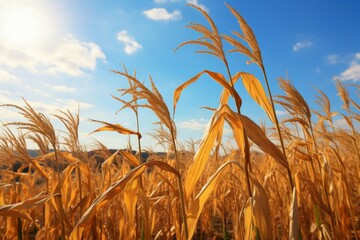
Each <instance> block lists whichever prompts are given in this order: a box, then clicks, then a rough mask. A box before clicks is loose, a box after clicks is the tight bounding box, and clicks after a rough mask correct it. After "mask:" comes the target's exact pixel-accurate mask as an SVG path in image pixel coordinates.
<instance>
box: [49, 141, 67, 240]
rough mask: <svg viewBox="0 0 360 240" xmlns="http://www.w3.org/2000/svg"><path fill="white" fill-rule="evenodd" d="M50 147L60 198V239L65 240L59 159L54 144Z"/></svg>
mask: <svg viewBox="0 0 360 240" xmlns="http://www.w3.org/2000/svg"><path fill="white" fill-rule="evenodd" d="M52 146H53V148H54V153H55V161H56V165H57V176H58V189H59V192H58V194H59V196H56V197H59V198H60V222H61V238H62V239H63V240H65V225H64V219H63V216H62V212H63V210H64V209H63V204H62V195H61V188H62V184H61V178H60V165H59V158H58V154H57V148H56V144H55V143H52Z"/></svg>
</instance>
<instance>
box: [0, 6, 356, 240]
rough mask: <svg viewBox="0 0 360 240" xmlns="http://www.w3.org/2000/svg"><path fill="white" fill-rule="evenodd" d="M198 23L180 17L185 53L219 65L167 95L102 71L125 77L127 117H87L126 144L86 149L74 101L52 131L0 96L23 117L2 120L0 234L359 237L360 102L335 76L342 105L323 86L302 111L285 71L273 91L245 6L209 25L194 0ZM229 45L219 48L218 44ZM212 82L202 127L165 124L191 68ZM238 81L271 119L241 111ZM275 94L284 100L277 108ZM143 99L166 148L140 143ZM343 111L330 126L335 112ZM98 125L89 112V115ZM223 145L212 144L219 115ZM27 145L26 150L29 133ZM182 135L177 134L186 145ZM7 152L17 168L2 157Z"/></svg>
mask: <svg viewBox="0 0 360 240" xmlns="http://www.w3.org/2000/svg"><path fill="white" fill-rule="evenodd" d="M191 7H193V8H194V11H198V12H200V13H201V14H202V15H203V16H204V18H205V19H206V20H207V22H208V26H204V25H201V24H197V23H191V24H190V25H188V26H187V27H188V28H189V29H191V30H193V31H196V32H197V33H198V34H199V35H200V36H199V38H198V39H194V40H189V41H186V42H184V43H181V44H180V45H179V46H178V48H176V51H180V50H181V48H183V47H186V46H187V45H195V46H197V47H199V49H198V50H197V53H202V54H208V55H211V56H210V57H213V56H215V57H217V58H218V59H219V60H220V64H222V66H223V67H224V72H225V73H226V74H222V73H220V72H214V71H211V70H208V69H206V66H204V69H205V70H203V71H201V72H199V73H196V74H194V76H193V77H191V78H190V79H189V80H187V81H185V82H184V83H183V84H181V85H180V86H178V87H177V88H176V89H175V91H174V94H173V95H174V97H173V104H172V106H171V107H170V108H169V106H168V105H167V104H166V103H165V101H164V99H163V97H162V95H161V93H160V92H159V91H158V90H157V87H156V85H155V81H153V80H152V79H151V77H150V79H149V81H148V82H149V84H148V85H147V84H145V83H144V81H143V80H139V79H138V78H137V76H136V72H134V73H133V74H131V73H129V72H128V71H127V69H126V68H125V67H124V69H123V70H122V71H115V70H114V71H113V72H114V74H117V75H119V77H120V78H121V79H122V80H125V81H127V82H128V84H129V87H128V88H126V89H119V90H118V95H117V96H113V98H114V103H115V104H120V105H121V109H120V114H121V111H122V110H123V109H130V110H132V112H133V113H134V116H135V117H136V121H137V122H136V126H137V127H136V129H128V128H126V127H124V126H123V125H121V123H120V124H119V123H108V122H105V121H102V120H91V121H92V122H94V126H95V127H94V129H95V130H94V131H93V132H92V133H91V134H92V135H93V136H96V134H97V132H103V131H113V132H117V133H119V134H122V135H128V136H129V138H131V139H136V140H137V146H136V148H137V149H138V151H137V152H135V151H132V149H130V148H129V149H117V150H115V151H113V150H111V149H108V148H107V147H106V146H104V145H103V144H102V143H100V142H97V143H96V147H94V148H93V149H92V150H91V151H88V149H87V147H86V146H81V145H80V143H79V133H78V128H79V124H80V120H79V119H80V117H79V113H72V112H70V111H58V114H55V115H53V116H52V117H53V118H57V119H58V120H60V121H61V122H62V123H63V125H64V127H65V128H66V134H65V138H64V139H59V137H58V136H59V134H58V132H57V131H56V130H55V129H54V126H53V124H52V122H51V121H50V118H49V116H46V115H45V114H43V113H40V112H37V111H35V110H34V109H33V108H32V106H31V105H30V104H29V103H28V102H27V101H26V100H25V99H24V105H23V106H19V105H13V104H2V105H0V106H1V107H2V108H8V109H13V110H14V111H17V112H18V113H19V116H21V117H22V119H23V121H19V122H6V123H3V126H2V129H1V135H0V238H1V239H359V238H360V187H359V186H360V153H359V144H360V143H359V141H360V135H359V131H358V129H357V128H356V126H359V124H358V122H359V121H360V115H359V112H360V106H359V104H358V103H357V99H352V98H351V97H350V94H349V88H353V89H355V90H357V91H358V90H359V85H358V84H357V85H356V84H352V85H344V84H343V82H341V81H340V80H337V81H336V82H335V84H336V88H337V91H338V95H339V96H338V97H340V98H341V101H342V102H343V106H342V112H333V111H332V110H331V102H330V99H329V97H328V96H327V95H326V94H325V93H324V92H322V91H321V90H319V89H315V90H314V94H316V98H317V100H316V102H315V104H317V106H318V108H317V109H321V110H317V111H315V110H312V109H311V108H310V106H309V105H308V103H307V102H306V101H305V99H304V98H303V97H302V95H301V93H300V92H298V90H297V89H296V88H295V87H294V86H293V85H292V83H291V81H290V80H288V79H280V80H279V81H278V82H277V83H275V84H279V85H280V87H281V89H282V95H277V96H275V95H272V92H271V85H273V84H270V82H269V81H268V78H267V74H266V70H265V65H264V63H263V61H262V56H261V51H260V47H259V45H258V42H257V40H256V38H255V35H254V33H253V31H252V29H251V28H250V26H249V25H248V24H247V22H246V21H245V20H244V19H243V17H242V16H241V15H240V14H239V13H238V12H237V11H236V10H235V9H233V8H232V7H231V6H228V5H227V7H228V9H229V11H230V12H231V14H232V15H233V16H234V20H235V21H237V22H238V23H239V29H238V30H237V31H233V32H232V34H231V35H226V34H222V33H220V32H219V30H218V28H217V27H216V25H215V23H214V22H213V20H212V18H211V17H210V16H209V15H208V13H207V12H205V11H204V10H202V9H201V8H199V7H197V6H194V5H191ZM225 44H227V45H228V46H231V47H232V50H230V52H228V51H225V50H224V45H225ZM229 54H233V55H235V54H238V55H239V54H240V55H243V56H246V57H247V58H248V59H249V60H248V62H249V64H250V63H251V64H256V65H257V66H258V67H259V69H260V70H261V72H262V74H263V75H262V77H261V78H257V77H256V76H255V75H253V74H252V73H249V72H244V71H242V70H239V69H230V67H229V66H230V64H229V61H228V55H229ZM204 75H206V77H209V78H211V79H212V80H214V81H216V82H217V83H218V84H219V86H220V87H221V88H222V89H223V90H222V93H221V95H220V96H218V98H219V105H218V107H217V108H210V107H209V108H207V110H209V111H212V117H211V119H210V120H209V123H208V127H207V129H206V131H205V133H204V135H203V137H202V139H201V140H199V141H195V140H189V141H188V142H187V143H180V142H179V141H178V140H177V128H176V124H175V119H176V107H177V106H178V104H179V105H180V104H181V101H182V99H181V95H182V93H183V92H184V91H186V89H187V88H189V87H191V86H190V85H191V84H192V83H194V82H196V81H198V80H201V78H203V76H204ZM238 88H244V89H246V91H247V93H248V94H249V95H250V96H251V98H252V99H253V100H254V101H255V102H256V103H257V104H258V105H259V106H260V107H261V108H262V109H263V110H264V111H265V113H266V115H267V116H268V119H269V122H270V124H269V126H265V125H260V124H258V123H256V121H257V120H254V119H251V118H249V117H248V116H246V115H243V114H242V111H241V110H242V106H243V105H244V104H245V105H246V104H247V103H246V102H245V101H242V100H243V98H242V96H240V94H239V92H238V90H237V89H238ZM275 106H277V107H281V108H283V109H285V110H286V111H287V117H286V118H282V119H279V118H278V116H277V114H276V111H275ZM143 108H147V109H150V110H151V111H153V112H154V114H155V115H156V116H157V117H158V120H159V121H158V122H157V123H156V126H157V127H158V128H157V130H155V131H154V132H153V133H152V136H153V137H154V139H155V140H156V141H158V143H159V144H160V145H161V146H164V147H166V149H167V152H166V154H158V153H156V152H154V153H151V152H149V153H148V155H149V156H147V157H146V158H145V157H144V155H143V154H139V153H141V152H142V149H144V148H145V146H142V142H141V139H142V135H141V134H143V133H142V131H141V126H140V124H139V116H141V114H139V113H141V110H142V109H143ZM335 117H336V118H342V119H344V121H345V122H346V124H347V127H346V128H340V127H339V126H337V125H336V124H335V123H334V118H335ZM96 125H100V126H99V127H98V128H96ZM226 126H228V127H229V128H230V129H231V134H232V141H233V145H232V147H226V146H225V144H224V128H225V127H226ZM28 141H32V142H34V143H35V144H36V145H37V146H38V148H37V149H38V150H37V152H36V154H35V155H31V154H29V151H28V146H27V142H28ZM185 146H188V147H185ZM15 165H17V167H16V168H15V167H14V166H15Z"/></svg>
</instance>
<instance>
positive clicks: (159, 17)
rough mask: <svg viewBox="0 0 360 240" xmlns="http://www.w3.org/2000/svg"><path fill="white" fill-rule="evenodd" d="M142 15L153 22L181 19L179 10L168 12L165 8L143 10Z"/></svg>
mask: <svg viewBox="0 0 360 240" xmlns="http://www.w3.org/2000/svg"><path fill="white" fill-rule="evenodd" d="M143 14H144V15H145V16H146V17H147V18H149V19H151V20H154V21H170V20H178V19H181V12H180V10H174V11H173V12H168V11H167V10H166V9H165V8H152V9H149V10H145V11H144V12H143Z"/></svg>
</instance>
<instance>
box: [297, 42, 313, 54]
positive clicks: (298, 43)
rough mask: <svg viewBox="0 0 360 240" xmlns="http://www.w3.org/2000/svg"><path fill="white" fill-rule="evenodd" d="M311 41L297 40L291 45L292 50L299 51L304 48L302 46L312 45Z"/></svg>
mask: <svg viewBox="0 0 360 240" xmlns="http://www.w3.org/2000/svg"><path fill="white" fill-rule="evenodd" d="M312 44H313V43H312V42H311V41H310V40H304V41H300V42H297V43H295V44H294V46H293V51H294V52H298V51H300V50H301V49H304V48H309V47H311V46H312Z"/></svg>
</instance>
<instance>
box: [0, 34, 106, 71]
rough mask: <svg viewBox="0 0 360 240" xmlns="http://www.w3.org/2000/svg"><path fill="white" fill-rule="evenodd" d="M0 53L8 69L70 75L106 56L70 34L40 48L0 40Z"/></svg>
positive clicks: (93, 45)
mask: <svg viewBox="0 0 360 240" xmlns="http://www.w3.org/2000/svg"><path fill="white" fill-rule="evenodd" d="M0 52H1V53H2V54H1V55H0V64H1V65H4V66H7V67H9V68H13V69H15V68H23V69H26V70H28V71H31V72H33V73H47V74H66V75H70V76H74V77H80V76H83V75H84V74H85V72H84V71H85V70H94V69H95V67H96V64H97V60H98V59H102V60H105V58H106V57H105V54H104V53H103V52H102V51H101V49H100V47H99V46H98V45H96V44H95V43H92V42H81V41H80V40H78V39H76V38H75V37H74V36H72V35H68V36H66V37H65V38H63V39H61V40H59V39H57V40H56V39H54V41H53V42H52V43H48V44H44V45H43V46H42V47H41V48H40V47H39V48H19V47H17V46H11V45H8V44H7V45H4V44H1V42H0Z"/></svg>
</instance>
